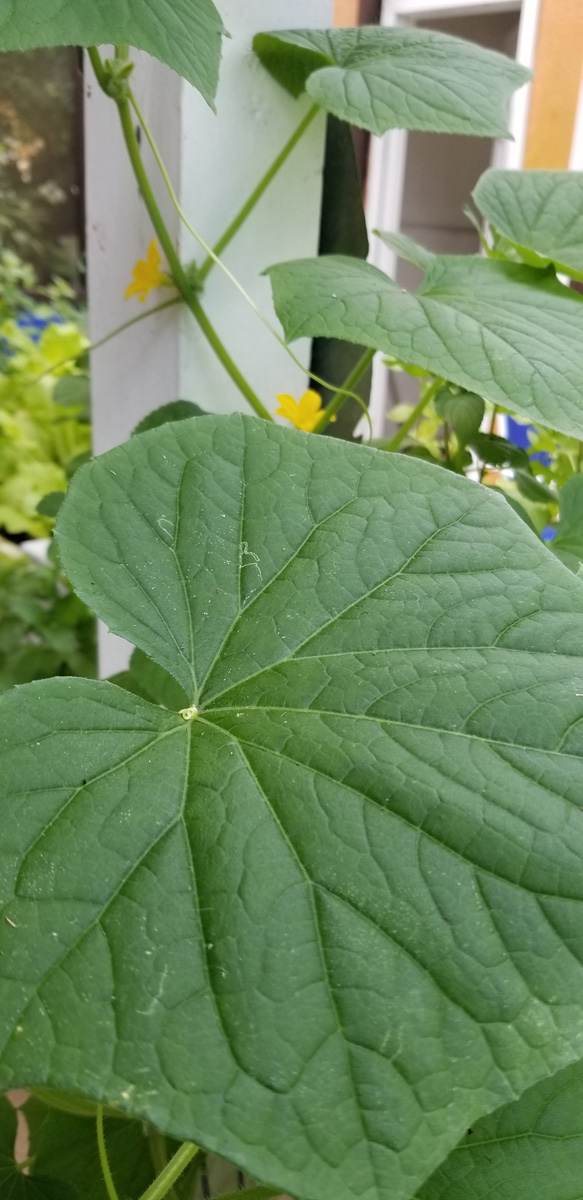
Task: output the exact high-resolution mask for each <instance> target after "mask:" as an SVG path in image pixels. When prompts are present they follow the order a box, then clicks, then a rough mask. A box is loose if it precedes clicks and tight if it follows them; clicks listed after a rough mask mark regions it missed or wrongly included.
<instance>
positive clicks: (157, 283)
mask: <svg viewBox="0 0 583 1200" xmlns="http://www.w3.org/2000/svg"><path fill="white" fill-rule="evenodd" d="M161 266H162V256H161V254H160V251H159V249H158V243H157V241H156V239H155V238H152V241H151V242H150V245H149V246H148V256H147V258H145V259H144V258H140V259H138V261H137V263H136V265H135V267H134V269H133V271H132V276H133V278H132V282H131V283H130V284H129V285H128V287H127V288H126V290H125V293H124V296H125V299H126V300H129V299H130V296H138V298H139V300H140V303H141V304H143V303H144V301H145V300H147V298H148V296H149V295H150V292H153V291H155V290H156V288H159V287H162V285H163V284H164V283H166V277H165V275H164V274H163V272H162V270H161V269H160V268H161Z"/></svg>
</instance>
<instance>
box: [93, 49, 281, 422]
mask: <svg viewBox="0 0 583 1200" xmlns="http://www.w3.org/2000/svg"><path fill="white" fill-rule="evenodd" d="M89 57H90V60H91V63H92V66H93V69H94V71H95V75H96V78H97V81H98V83H99V85H100V87H102V88H103V90H104V91H105V92H106V93H107V75H106V73H105V71H104V69H103V64H102V62H101V58H100V56H99V52H98V50H97V49H96V48H95V46H92V47H91V48H90V49H89ZM115 103H116V104H117V109H118V112H119V118H120V121H121V127H122V132H123V136H124V141H125V144H126V148H127V152H128V155H129V159H130V162H131V165H132V168H133V172H134V175H135V177H136V180H137V183H138V187H139V189H140V192H141V193H142V198H143V200H144V203H145V205H146V208H147V210H148V215H149V217H150V220H151V222H152V225H153V226H154V229H155V231H156V234H157V236H158V239H159V242H160V245H161V246H162V249H163V251H164V254H165V255H166V259H167V261H168V265H169V267H170V271H171V274H172V278H173V280H174V283H175V284H176V287H177V288H178V291H179V292H180V295H181V296H182V299H183V300H184V302H185V303H186V304H187V305H188V307H189V309H190V311H191V313H192V315H193V317H194V318H195V320H196V321H197V322H198V325H199V326H200V328H201V330H202V332H203V334H204V336H205V337H206V339H207V341H208V342H209V344H210V345H211V346H212V348H213V350H214V352H215V354H216V355H217V358H218V359H219V360H220V362H221V363H222V365H223V367H224V368H225V371H226V372H227V374H228V375H230V377H231V379H232V380H233V383H234V384H235V386H236V387H237V388H238V389H239V391H240V392H241V394H242V395H243V396H244V397H245V399H246V400H247V402H248V404H249V405H250V407H251V408H252V409H253V410H254V412H256V413H257V416H258V417H263V418H264V420H266V421H271V419H272V418H271V415H270V413H269V412H268V411H267V409H266V408H265V407H264V405H263V404H262V403H261V400H260V399H259V397H258V396H257V395H256V394H255V392H254V391H253V388H252V387H251V386H250V385H249V384H248V383H247V381H246V379H245V378H244V377H243V375H242V374H241V372H240V371H239V369H238V367H236V366H235V363H234V362H233V359H232V358H231V356H230V354H229V353H228V351H227V348H226V346H224V345H223V343H222V341H221V339H220V337H219V335H218V333H217V332H216V330H215V328H214V326H213V325H212V324H211V322H210V321H209V319H208V317H207V315H206V313H205V312H204V309H203V308H202V305H201V304H200V301H199V300H198V299H197V297H196V294H195V290H194V288H193V287H192V285H191V284H190V283H189V281H188V278H187V275H186V272H185V270H184V268H183V266H182V263H181V262H180V259H179V257H178V254H177V253H176V250H175V248H174V243H173V241H172V238H171V236H170V233H169V232H168V229H167V227H166V223H165V221H164V218H163V216H162V213H161V212H160V209H159V208H158V203H157V201H156V197H155V196H154V193H153V191H152V187H151V184H150V180H149V179H148V176H147V174H146V170H145V168H144V164H143V162H142V156H141V154H140V147H139V145H138V139H137V137H136V133H135V129H134V122H133V118H132V110H131V107H130V103H129V100H127V99H121V100H117V99H116V101H115Z"/></svg>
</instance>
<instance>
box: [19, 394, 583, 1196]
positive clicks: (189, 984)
mask: <svg viewBox="0 0 583 1200" xmlns="http://www.w3.org/2000/svg"><path fill="white" fill-rule="evenodd" d="M58 526H59V534H58V537H59V544H60V547H61V552H62V555H63V560H64V563H65V566H66V568H67V572H68V574H69V576H70V578H72V579H73V580H74V582H75V584H76V586H77V588H78V590H79V592H80V593H81V594H82V595H85V596H87V597H91V600H92V603H93V605H94V607H95V609H96V611H97V612H98V614H99V615H100V616H101V618H102V619H104V620H105V621H106V622H107V624H108V625H109V626H110V627H111V628H112V629H113V630H114V631H115V632H118V633H120V634H122V635H124V636H129V637H132V638H133V639H134V640H135V642H136V643H138V644H139V645H140V646H141V647H142V649H143V650H144V652H145V653H147V654H149V655H150V657H152V658H154V659H155V660H156V661H157V662H158V664H159V665H160V666H163V667H164V669H166V670H168V671H170V672H172V674H173V675H174V677H175V678H176V679H177V680H178V681H179V682H180V683H181V685H182V686H183V687H184V689H185V691H186V694H187V695H188V697H189V700H190V703H191V705H196V708H197V710H198V711H197V712H194V711H192V712H191V713H190V714H185V715H186V716H187V717H188V718H189V719H183V716H182V715H180V714H179V713H178V712H176V711H167V710H165V709H163V708H161V707H158V706H155V705H153V704H150V703H148V702H146V701H143V700H140V699H139V698H138V697H136V696H134V695H131V694H130V693H129V692H126V691H123V690H122V689H121V688H118V687H115V686H112V684H110V683H105V682H94V681H88V680H82V679H55V680H49V681H44V682H41V683H34V684H31V685H29V686H27V687H24V688H19V689H15V690H14V691H13V692H12V693H11V694H10V695H8V696H5V697H3V698H2V699H1V700H0V830H1V835H0V851H1V854H2V859H1V868H2V869H1V871H0V880H1V881H2V882H1V886H2V903H3V913H2V917H7V918H8V920H7V921H6V920H4V919H0V1087H8V1086H14V1085H15V1084H16V1083H27V1084H28V1085H29V1086H31V1085H35V1086H41V1087H51V1088H55V1087H56V1088H60V1089H63V1090H65V1091H72V1092H74V1093H80V1094H85V1095H88V1096H89V1097H91V1098H92V1099H95V1100H100V1101H102V1102H103V1103H105V1104H107V1105H109V1106H112V1107H114V1108H118V1107H119V1108H121V1109H122V1110H123V1111H125V1112H127V1113H128V1114H130V1115H132V1116H134V1117H136V1118H141V1119H145V1120H147V1121H149V1122H151V1123H152V1124H154V1125H155V1126H157V1127H158V1128H160V1129H161V1130H163V1131H164V1132H165V1133H167V1134H171V1135H172V1136H180V1137H181V1138H183V1137H185V1138H188V1139H189V1140H192V1141H195V1142H197V1143H198V1144H201V1145H203V1146H205V1147H207V1148H208V1149H210V1150H212V1151H214V1152H217V1153H220V1154H223V1155H224V1157H225V1158H227V1159H229V1160H230V1161H232V1162H234V1163H235V1164H237V1165H240V1166H241V1167H243V1168H245V1169H246V1170H248V1171H249V1172H250V1173H251V1174H252V1175H253V1176H254V1177H255V1178H257V1179H267V1180H269V1181H270V1182H271V1183H272V1184H273V1186H274V1187H277V1188H278V1189H281V1191H282V1192H284V1191H287V1192H289V1193H291V1194H292V1195H299V1196H308V1197H312V1198H313V1200H338V1196H339V1192H340V1191H341V1192H342V1194H343V1195H344V1194H346V1195H347V1196H350V1195H360V1196H364V1195H367V1196H368V1197H369V1200H376V1198H378V1200H410V1197H411V1196H413V1195H415V1194H416V1191H417V1189H418V1187H419V1186H420V1185H421V1183H422V1181H423V1180H424V1179H425V1178H427V1177H428V1176H429V1175H430V1174H431V1173H432V1172H433V1171H434V1170H435V1169H436V1168H437V1166H438V1164H439V1163H440V1162H441V1161H442V1159H443V1158H444V1157H445V1156H446V1154H448V1153H449V1152H450V1150H452V1149H453V1147H454V1146H455V1145H457V1143H458V1141H459V1140H460V1138H461V1136H463V1133H464V1130H465V1129H467V1127H468V1126H469V1125H471V1124H472V1122H473V1121H475V1120H477V1119H478V1118H479V1117H481V1116H484V1115H485V1114H486V1113H487V1112H489V1111H492V1110H494V1109H495V1108H498V1107H500V1106H501V1105H502V1104H505V1103H508V1102H509V1101H510V1100H511V1099H513V1098H514V1097H515V1096H516V1095H517V1094H518V1093H520V1092H521V1091H522V1090H524V1089H525V1088H527V1087H529V1086H532V1085H533V1084H534V1083H535V1082H536V1081H537V1080H538V1079H540V1078H543V1077H546V1076H547V1075H549V1074H551V1073H553V1072H554V1071H556V1070H558V1069H561V1068H562V1067H563V1066H566V1065H567V1064H568V1063H569V1062H572V1061H573V1060H574V1059H576V1058H577V1057H580V1056H582V1055H583V966H582V960H583V943H582V939H581V930H582V928H583V920H582V913H583V879H582V873H581V869H580V864H581V857H582V856H583V819H582V817H581V813H580V809H579V805H580V800H581V779H582V775H583V772H582V760H583V656H582V649H581V648H582V646H583V587H582V586H581V584H580V583H579V581H578V579H577V578H576V577H575V576H573V575H571V574H570V573H569V572H568V571H567V570H565V568H564V567H563V566H562V565H561V564H560V563H559V562H557V560H556V558H555V557H554V556H553V555H551V554H550V553H549V552H548V550H546V549H545V547H544V546H543V545H542V543H541V542H540V541H539V540H538V539H537V538H536V537H534V536H533V535H532V534H530V532H529V531H528V529H526V528H525V526H524V525H523V524H522V522H520V521H519V520H518V518H517V517H516V516H515V514H514V513H513V512H512V510H511V509H510V507H509V505H508V504H506V502H505V501H503V500H502V498H500V497H498V496H496V495H494V494H493V493H492V492H491V491H489V490H488V489H487V488H484V487H480V486H478V485H476V484H472V483H470V482H469V481H468V480H466V479H464V478H462V477H460V476H458V475H454V474H452V473H450V472H449V471H444V470H436V469H435V467H433V466H430V465H427V464H425V463H422V462H419V461H415V460H414V459H413V458H409V457H407V456H404V455H388V454H385V453H382V452H379V451H375V450H370V449H368V448H365V447H360V446H357V445H354V444H348V443H345V442H337V441H334V440H333V439H329V438H318V437H313V436H309V435H306V434H301V433H297V432H295V431H291V430H285V429H282V428H280V427H278V426H276V425H274V424H273V423H268V422H265V421H258V420H257V419H256V418H243V417H240V416H233V417H200V418H198V417H197V418H193V419H192V420H190V421H181V422H178V423H177V424H173V425H165V426H163V427H161V428H159V429H155V430H153V431H151V432H150V433H146V434H142V435H140V436H139V437H135V438H131V439H130V441H129V442H128V443H126V445H124V446H121V447H119V448H117V449H115V450H112V451H111V452H109V453H108V454H106V455H104V456H103V457H102V458H100V459H97V460H95V461H94V462H92V463H90V464H88V465H87V466H86V467H84V468H83V469H82V471H81V472H79V474H78V475H77V476H76V478H75V480H74V481H73V483H72V485H71V488H70V490H69V494H68V496H67V500H66V501H65V504H64V505H63V508H62V511H61V513H60V515H59V521H58Z"/></svg>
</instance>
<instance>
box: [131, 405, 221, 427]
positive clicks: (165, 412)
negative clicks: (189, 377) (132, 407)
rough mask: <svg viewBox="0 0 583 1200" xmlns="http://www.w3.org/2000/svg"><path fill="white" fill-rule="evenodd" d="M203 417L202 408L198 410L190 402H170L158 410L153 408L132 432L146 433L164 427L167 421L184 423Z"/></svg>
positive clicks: (203, 411) (196, 406) (197, 407)
mask: <svg viewBox="0 0 583 1200" xmlns="http://www.w3.org/2000/svg"><path fill="white" fill-rule="evenodd" d="M204 415H205V410H204V408H199V406H198V404H194V402H193V401H192V400H171V401H170V403H169V404H162V405H161V407H160V408H155V409H154V411H153V412H151V413H148V415H147V416H146V417H142V420H141V421H140V422H139V424H138V425H136V428H135V429H134V431H133V432H134V433H147V432H148V430H149V429H157V428H158V426H159V425H166V424H167V423H168V422H169V421H186V420H188V418H189V417H203V416H204Z"/></svg>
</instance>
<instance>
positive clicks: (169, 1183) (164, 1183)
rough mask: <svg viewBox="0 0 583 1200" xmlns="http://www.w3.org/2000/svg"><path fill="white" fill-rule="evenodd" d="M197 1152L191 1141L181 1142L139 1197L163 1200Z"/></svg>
mask: <svg viewBox="0 0 583 1200" xmlns="http://www.w3.org/2000/svg"><path fill="white" fill-rule="evenodd" d="M198 1153H199V1148H198V1146H195V1145H194V1143H193V1142H183V1144H182V1146H181V1147H180V1149H179V1150H177V1151H176V1154H175V1155H174V1157H173V1158H171V1159H170V1162H169V1163H168V1165H167V1166H166V1167H164V1170H163V1171H162V1173H161V1174H160V1175H159V1176H158V1178H157V1179H155V1180H154V1182H153V1183H152V1184H150V1187H149V1188H147V1190H146V1191H145V1192H144V1193H143V1195H142V1196H141V1197H140V1200H164V1197H165V1196H167V1195H168V1193H169V1191H170V1189H171V1188H172V1187H173V1185H174V1184H175V1183H176V1180H177V1179H179V1178H180V1176H181V1175H182V1172H183V1171H185V1170H186V1168H187V1166H188V1164H189V1162H192V1160H193V1158H194V1157H195V1155H197V1154H198Z"/></svg>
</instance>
